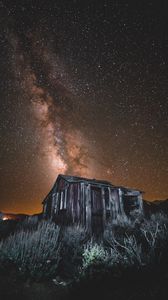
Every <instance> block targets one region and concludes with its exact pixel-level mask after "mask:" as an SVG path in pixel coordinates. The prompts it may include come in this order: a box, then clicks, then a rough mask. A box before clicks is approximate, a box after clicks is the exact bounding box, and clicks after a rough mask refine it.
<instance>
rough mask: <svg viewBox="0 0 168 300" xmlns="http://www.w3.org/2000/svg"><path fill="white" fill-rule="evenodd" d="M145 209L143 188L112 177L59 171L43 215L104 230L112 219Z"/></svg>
mask: <svg viewBox="0 0 168 300" xmlns="http://www.w3.org/2000/svg"><path fill="white" fill-rule="evenodd" d="M135 209H136V210H138V211H139V212H142V210H143V201H142V192H141V191H139V190H134V189H129V188H125V187H122V186H114V185H112V184H111V183H110V182H108V181H100V180H95V179H88V178H82V177H74V176H67V175H59V176H58V177H57V180H56V182H55V184H54V186H53V188H52V189H51V191H50V192H49V194H48V195H47V196H46V198H45V199H44V201H43V216H44V217H45V218H51V219H52V220H54V221H55V222H56V223H57V224H64V225H66V224H75V223H76V224H80V225H82V226H84V227H85V228H86V229H87V230H88V232H90V233H96V232H102V231H103V230H104V228H105V226H106V224H107V223H108V222H112V221H113V222H114V221H115V222H117V219H119V217H120V218H121V217H122V218H129V214H130V212H131V211H132V210H135Z"/></svg>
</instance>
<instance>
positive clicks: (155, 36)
mask: <svg viewBox="0 0 168 300" xmlns="http://www.w3.org/2000/svg"><path fill="white" fill-rule="evenodd" d="M166 2H167V1H162V0H161V1H148V0H146V1H127V0H126V1H116V0H113V1H94V0H93V1H87V0H86V1H80V0H74V1H72V0H69V1H64V0H62V1H57V0H54V1H50V0H48V1H43V0H41V1H35V0H34V1H32V0H28V1H25V0H22V1H20V0H17V1H15V0H14V1H11V0H6V1H0V41H1V42H0V51H1V55H0V76H1V80H0V145H1V146H0V210H1V211H10V212H17V213H18V212H21V213H36V212H40V211H41V209H42V206H41V202H42V200H43V199H44V197H45V196H46V194H47V193H48V192H49V190H50V188H51V187H52V185H53V183H54V181H55V179H56V177H57V175H58V174H59V173H63V174H69V175H76V176H83V177H89V178H97V179H105V180H109V181H111V182H112V183H113V184H115V185H123V186H128V187H132V188H137V189H140V190H142V191H145V194H144V198H145V199H147V200H150V201H151V200H156V199H166V198H167V196H168V185H167V174H168V156H167V148H168V135H167V132H168V122H167V120H168V14H167V11H168V4H167V3H166Z"/></svg>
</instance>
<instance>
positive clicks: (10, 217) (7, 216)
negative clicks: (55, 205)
mask: <svg viewBox="0 0 168 300" xmlns="http://www.w3.org/2000/svg"><path fill="white" fill-rule="evenodd" d="M35 216H37V217H38V218H39V219H41V217H42V213H39V214H34V215H31V217H35ZM28 217H30V215H27V214H13V213H4V212H0V220H4V221H5V220H16V221H23V220H24V219H25V218H28Z"/></svg>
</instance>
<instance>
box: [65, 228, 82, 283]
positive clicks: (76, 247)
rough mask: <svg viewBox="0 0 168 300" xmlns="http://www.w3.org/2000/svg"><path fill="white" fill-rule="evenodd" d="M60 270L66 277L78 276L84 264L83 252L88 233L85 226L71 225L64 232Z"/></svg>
mask: <svg viewBox="0 0 168 300" xmlns="http://www.w3.org/2000/svg"><path fill="white" fill-rule="evenodd" d="M61 240H62V243H61V262H60V272H61V273H62V275H63V276H66V277H71V278H72V277H76V276H78V273H79V268H80V266H81V264H82V252H83V245H84V242H85V241H86V240H87V233H86V230H85V229H84V228H83V227H80V226H69V227H65V228H64V230H63V232H62V239H61Z"/></svg>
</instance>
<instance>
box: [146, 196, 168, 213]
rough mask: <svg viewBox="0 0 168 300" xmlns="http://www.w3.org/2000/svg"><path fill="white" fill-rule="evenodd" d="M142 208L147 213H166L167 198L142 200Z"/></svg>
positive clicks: (167, 211)
mask: <svg viewBox="0 0 168 300" xmlns="http://www.w3.org/2000/svg"><path fill="white" fill-rule="evenodd" d="M143 201H144V202H143V204H144V210H145V212H146V213H147V214H148V213H149V214H150V213H157V212H164V213H165V214H167V215H168V199H165V200H155V201H152V202H150V201H147V200H143Z"/></svg>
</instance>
